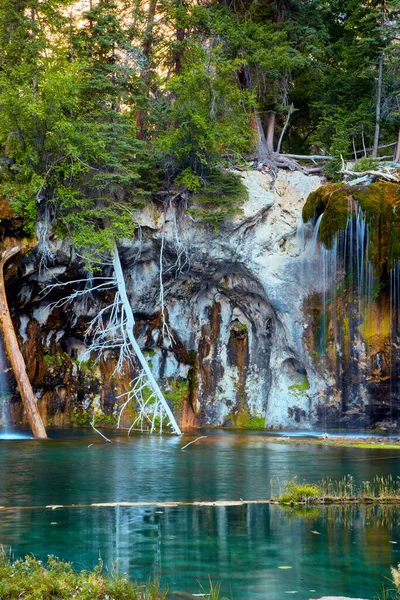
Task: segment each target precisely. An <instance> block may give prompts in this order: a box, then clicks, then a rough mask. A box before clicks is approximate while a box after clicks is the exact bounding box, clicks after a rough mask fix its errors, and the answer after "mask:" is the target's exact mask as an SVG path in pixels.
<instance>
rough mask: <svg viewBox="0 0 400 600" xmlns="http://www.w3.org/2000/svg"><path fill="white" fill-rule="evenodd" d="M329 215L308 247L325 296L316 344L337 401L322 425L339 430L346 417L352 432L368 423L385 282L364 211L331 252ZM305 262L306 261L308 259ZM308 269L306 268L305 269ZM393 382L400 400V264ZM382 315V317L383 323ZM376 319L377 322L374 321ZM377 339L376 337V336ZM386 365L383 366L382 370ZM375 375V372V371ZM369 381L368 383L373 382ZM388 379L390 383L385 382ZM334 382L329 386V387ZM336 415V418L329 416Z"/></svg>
mask: <svg viewBox="0 0 400 600" xmlns="http://www.w3.org/2000/svg"><path fill="white" fill-rule="evenodd" d="M323 216H324V215H323V214H322V215H320V216H319V217H318V219H317V221H316V222H315V225H314V231H313V234H312V236H311V239H309V242H308V244H307V246H306V252H305V255H306V256H307V262H308V271H309V274H308V275H309V278H310V276H311V280H312V281H313V283H314V287H316V288H317V289H319V290H320V292H319V298H320V300H319V304H315V300H314V304H313V305H312V312H313V314H314V315H315V314H316V313H318V316H317V317H314V343H315V354H316V355H317V357H318V358H317V363H318V366H319V370H320V372H321V374H322V376H323V377H324V378H325V379H326V381H327V383H328V385H331V386H332V380H335V381H336V383H335V387H336V392H338V391H339V393H336V394H335V396H336V400H337V398H338V397H339V396H340V402H339V401H336V405H335V402H332V396H331V399H330V400H329V406H328V401H326V402H325V405H324V406H323V407H321V410H320V418H319V420H320V425H321V426H324V428H328V427H329V426H333V425H334V424H337V420H338V418H342V417H343V415H345V422H346V425H347V426H349V427H352V426H353V427H356V426H363V424H365V423H366V422H367V421H368V419H367V416H366V411H365V407H366V406H367V405H368V393H367V383H368V378H369V373H367V368H368V361H369V360H371V357H370V356H369V354H368V353H369V352H370V344H369V345H368V340H369V338H370V337H371V336H372V333H371V331H372V329H373V328H374V323H375V321H376V319H377V318H378V317H379V314H378V313H377V308H376V305H377V297H378V295H379V293H380V283H379V279H378V278H377V277H376V275H375V274H374V266H373V264H372V260H371V256H370V252H371V249H370V244H369V231H368V223H367V221H366V218H365V215H364V213H363V211H362V210H361V209H360V208H359V207H358V206H357V205H353V206H352V207H351V210H350V215H349V218H348V221H347V225H346V227H345V229H343V230H341V231H339V232H338V233H337V234H336V235H335V236H334V237H333V239H332V240H331V243H330V247H329V248H327V247H325V245H324V244H322V243H321V241H320V230H321V222H322V219H323ZM303 260H304V259H303ZM300 268H302V267H300ZM390 288H391V289H390V311H391V315H390V323H391V326H390V332H391V337H393V341H391V343H390V348H391V353H390V360H391V365H390V375H391V377H390V381H391V382H392V381H393V385H396V389H393V391H392V392H391V393H390V394H389V395H393V394H395V395H397V392H398V391H399V390H398V389H397V388H398V383H397V382H398V379H399V377H398V374H399V371H400V351H399V347H400V310H399V306H398V301H399V298H400V262H399V263H398V264H397V265H396V267H395V268H394V269H393V270H392V272H391V273H390ZM377 314H378V317H377ZM374 319H375V320H374ZM374 335H375V332H374ZM374 360H375V362H376V363H377V364H376V368H375V371H379V369H381V370H382V369H384V365H383V358H382V360H381V358H380V357H379V356H378V355H377V356H376V357H375V358H374ZM380 361H381V362H382V364H379V363H380ZM371 370H373V369H372V368H371ZM367 376H368V378H367ZM382 379H384V377H383V376H382ZM328 380H329V381H328ZM329 412H331V417H330V416H329Z"/></svg>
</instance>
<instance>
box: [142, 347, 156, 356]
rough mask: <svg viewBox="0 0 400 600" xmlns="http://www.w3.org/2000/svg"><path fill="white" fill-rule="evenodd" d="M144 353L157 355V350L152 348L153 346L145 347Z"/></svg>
mask: <svg viewBox="0 0 400 600" xmlns="http://www.w3.org/2000/svg"><path fill="white" fill-rule="evenodd" d="M143 354H145V355H146V356H155V355H156V353H155V350H152V349H151V348H144V350H143Z"/></svg>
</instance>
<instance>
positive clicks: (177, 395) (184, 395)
mask: <svg viewBox="0 0 400 600" xmlns="http://www.w3.org/2000/svg"><path fill="white" fill-rule="evenodd" d="M168 387H169V389H167V390H166V391H164V396H165V398H167V400H169V404H170V405H171V408H172V412H173V413H174V414H176V413H179V412H180V411H181V410H182V407H183V403H184V402H185V400H187V399H188V397H189V382H188V380H187V379H181V380H178V379H168Z"/></svg>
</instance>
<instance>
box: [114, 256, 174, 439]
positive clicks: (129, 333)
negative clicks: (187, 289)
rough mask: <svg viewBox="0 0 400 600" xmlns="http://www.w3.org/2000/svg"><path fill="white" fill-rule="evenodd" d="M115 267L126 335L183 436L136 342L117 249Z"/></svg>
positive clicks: (165, 408)
mask: <svg viewBox="0 0 400 600" xmlns="http://www.w3.org/2000/svg"><path fill="white" fill-rule="evenodd" d="M113 267H114V273H115V278H116V281H117V286H118V293H119V295H120V298H121V303H122V306H123V310H124V312H125V318H126V323H125V331H126V335H127V337H128V339H129V342H130V344H131V346H132V349H133V351H134V353H135V355H136V357H137V359H138V360H139V362H140V364H141V366H142V368H143V371H144V372H145V374H146V377H147V379H148V382H149V384H150V386H151V388H152V390H153V392H154V394H155V395H156V396H157V398H158V401H159V402H160V404H161V406H162V407H163V409H164V410H165V412H166V414H167V416H168V418H169V421H170V424H171V427H172V429H173V430H174V432H175V433H176V434H177V435H181V433H182V432H181V430H180V428H179V426H178V423H177V422H176V420H175V417H174V415H173V413H172V410H171V409H170V407H169V405H168V402H167V401H166V400H165V398H164V395H163V393H162V391H161V390H160V387H159V385H158V383H157V381H156V380H155V378H154V375H153V373H152V372H151V369H150V366H149V363H148V362H147V360H146V357H145V356H144V355H143V352H142V351H141V349H140V347H139V344H138V343H137V341H136V338H135V334H134V326H135V318H134V316H133V311H132V307H131V304H130V302H129V298H128V294H127V292H126V286H125V279H124V273H123V270H122V266H121V261H120V258H119V253H118V249H117V248H115V249H114V252H113Z"/></svg>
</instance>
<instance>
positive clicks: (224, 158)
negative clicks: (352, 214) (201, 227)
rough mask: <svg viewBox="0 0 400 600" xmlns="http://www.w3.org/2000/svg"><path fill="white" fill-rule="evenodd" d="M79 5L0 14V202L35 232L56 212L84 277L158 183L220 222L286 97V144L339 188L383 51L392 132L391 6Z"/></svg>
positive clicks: (34, 0) (352, 2) (365, 126)
mask: <svg viewBox="0 0 400 600" xmlns="http://www.w3.org/2000/svg"><path fill="white" fill-rule="evenodd" d="M73 4H75V3H74V2H73V0H59V1H58V0H48V1H47V2H42V1H40V0H21V1H18V2H14V1H13V0H3V2H2V4H1V6H0V64H1V70H0V111H1V115H2V118H1V121H0V195H1V196H4V197H5V198H6V199H7V200H9V201H10V203H11V205H12V207H13V208H14V209H15V212H16V213H17V214H18V215H20V216H22V217H23V219H24V229H25V233H26V234H27V235H30V236H33V234H34V228H35V219H36V209H37V207H38V201H39V202H40V205H41V206H40V207H39V210H40V212H41V214H42V213H43V212H45V211H43V209H42V208H41V207H42V206H45V207H46V208H49V207H50V209H51V213H52V214H54V215H55V218H56V231H57V232H58V233H59V234H60V235H62V236H69V237H70V238H71V239H72V242H73V244H74V245H75V247H76V248H78V249H79V250H80V251H81V252H83V253H84V254H85V258H86V266H87V268H88V269H89V270H90V269H93V265H94V263H95V262H96V260H97V259H98V257H99V255H101V254H102V253H104V252H106V253H107V252H110V251H111V250H112V249H113V248H114V246H115V243H117V242H118V241H119V240H121V239H122V238H124V237H132V236H134V235H135V225H134V222H133V219H132V212H133V211H134V210H136V209H137V208H139V207H141V206H143V205H144V204H145V202H146V200H147V198H148V197H149V195H150V194H151V193H153V192H157V191H160V189H162V190H163V191H164V192H165V191H171V193H172V194H176V192H177V191H178V192H181V197H182V198H183V199H184V201H185V202H186V198H188V199H189V206H190V209H191V211H192V215H193V216H194V217H195V218H196V219H200V220H202V221H204V222H206V223H209V224H211V225H213V226H214V227H216V228H218V227H219V226H220V224H221V223H222V221H223V220H224V219H225V218H226V217H227V216H229V215H232V214H234V213H235V211H236V210H237V208H238V207H239V206H240V203H241V202H242V201H243V200H244V199H245V197H246V196H245V191H244V186H243V185H242V184H241V183H240V181H239V180H238V178H236V181H235V177H234V176H233V175H232V174H231V173H229V168H230V167H232V166H234V165H235V164H236V163H238V162H240V163H241V164H244V162H245V161H246V160H247V159H248V158H249V156H251V155H252V154H253V153H254V151H255V150H256V148H257V139H256V138H257V135H255V131H256V129H257V123H258V125H259V123H261V124H263V125H264V128H265V126H266V124H267V122H268V118H269V115H270V114H271V113H272V112H273V113H275V115H276V123H277V126H276V132H275V145H276V142H277V138H278V134H279V133H280V131H281V130H282V127H283V124H284V122H285V120H286V116H287V114H288V111H289V107H290V106H291V104H292V103H293V106H294V109H295V110H294V112H293V114H292V116H291V118H290V122H289V127H288V128H287V130H286V133H285V136H284V140H283V144H284V148H285V149H287V150H290V149H292V150H295V151H301V152H303V153H304V152H308V151H309V150H312V151H313V152H315V151H318V152H321V153H330V154H333V156H334V157H335V159H336V160H335V161H333V162H330V163H329V164H328V167H327V173H328V175H329V176H331V177H332V178H334V179H335V178H337V177H338V174H337V171H338V170H339V169H340V165H341V156H343V157H344V158H345V159H346V158H348V155H349V153H350V152H351V151H352V146H353V141H354V144H355V145H356V147H358V148H360V147H361V143H362V141H363V142H364V143H365V145H366V146H367V147H368V146H370V145H371V143H372V139H373V134H374V127H375V117H374V112H375V100H376V79H377V77H376V76H377V65H378V62H379V59H380V57H381V56H384V68H383V76H384V82H383V83H384V85H383V90H384V98H383V101H382V115H381V141H382V142H385V141H393V140H394V139H396V137H397V131H398V127H399V126H400V111H399V108H398V107H399V102H398V100H399V81H400V78H399V71H398V64H399V61H398V57H399V45H398V44H397V43H395V40H396V38H397V39H398V37H399V35H398V34H399V32H398V29H399V27H398V19H396V18H395V17H396V15H397V11H399V10H400V0H386V1H385V2H383V0H382V1H381V0H379V1H378V0H377V1H374V2H366V3H360V2H357V1H356V0H332V1H331V2H323V3H321V2H320V1H319V0H307V2H300V0H292V1H291V2H290V10H289V8H288V6H289V5H288V4H287V3H285V2H283V3H275V2H272V1H271V0H262V1H261V2H260V1H258V0H245V2H242V3H232V2H228V1H219V0H210V1H209V2H202V3H197V2H196V3H189V2H181V1H180V0H179V1H178V0H171V1H170V2H166V1H165V0H160V1H159V2H157V3H156V5H155V11H156V12H155V13H154V14H151V6H149V4H148V3H147V2H145V1H144V0H134V2H133V5H132V7H131V9H130V10H133V12H134V14H135V19H131V18H127V5H126V3H125V2H120V1H119V0H115V1H105V0H100V1H99V2H97V3H95V5H93V6H92V8H91V9H90V10H88V11H86V12H83V9H78V12H77V15H76V18H73V17H71V18H69V17H68V18H67V15H68V14H69V10H67V9H69V8H70V7H71V6H72V5H73ZM382 53H383V54H382ZM338 73H339V74H340V76H338ZM256 115H257V117H258V120H257V123H256ZM395 136H396V137H395ZM368 164H369V163H368ZM368 164H367V163H366V162H365V160H364V159H361V161H358V163H357V165H356V169H358V170H360V169H363V168H365V167H367V166H368ZM340 224H341V220H340V219H339V223H338V224H337V225H340ZM335 227H336V225H335ZM335 227H333V229H334V228H335ZM328 233H329V232H327V236H328Z"/></svg>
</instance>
